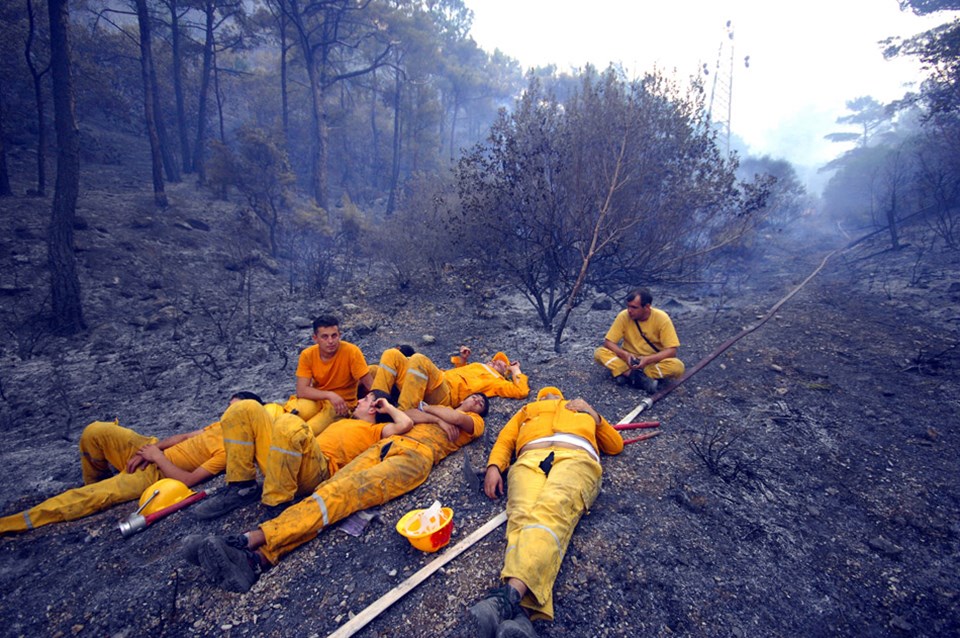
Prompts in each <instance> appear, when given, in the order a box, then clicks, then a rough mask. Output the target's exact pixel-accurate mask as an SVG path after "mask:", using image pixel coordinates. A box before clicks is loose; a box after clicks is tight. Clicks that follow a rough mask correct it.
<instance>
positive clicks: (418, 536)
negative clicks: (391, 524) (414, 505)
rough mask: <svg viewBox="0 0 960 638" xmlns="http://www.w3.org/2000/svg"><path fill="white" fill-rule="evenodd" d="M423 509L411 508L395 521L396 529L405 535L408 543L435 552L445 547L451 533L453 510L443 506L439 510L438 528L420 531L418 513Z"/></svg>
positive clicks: (421, 549) (422, 549) (425, 550)
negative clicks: (430, 530) (431, 530)
mask: <svg viewBox="0 0 960 638" xmlns="http://www.w3.org/2000/svg"><path fill="white" fill-rule="evenodd" d="M423 511H424V510H422V509H419V510H411V511H409V512H407V513H406V514H404V515H403V518H401V519H400V520H399V521H397V531H398V532H400V535H401V536H405V537H406V539H407V540H408V541H410V544H411V545H413V546H414V547H416V548H417V549H419V550H420V551H423V552H435V551H437V550H438V549H441V548H443V547H446V545H447V543H449V542H450V534H452V533H453V510H452V509H450V508H449V507H444V508H443V509H441V510H440V512H441V515H440V529H438V530H436V531H433V532H421V531H420V513H421V512H423Z"/></svg>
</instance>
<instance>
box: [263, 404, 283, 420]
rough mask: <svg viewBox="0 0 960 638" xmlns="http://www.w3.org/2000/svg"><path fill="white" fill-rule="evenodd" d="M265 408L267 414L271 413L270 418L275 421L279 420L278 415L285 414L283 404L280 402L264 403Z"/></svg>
mask: <svg viewBox="0 0 960 638" xmlns="http://www.w3.org/2000/svg"><path fill="white" fill-rule="evenodd" d="M263 409H264V410H266V411H267V414H269V415H270V418H271V419H273V420H274V421H276V420H277V417H278V416H280V415H281V414H283V406H282V405H280V404H279V403H264V404H263Z"/></svg>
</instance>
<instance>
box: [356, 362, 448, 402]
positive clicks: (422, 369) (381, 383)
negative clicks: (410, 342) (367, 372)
mask: <svg viewBox="0 0 960 638" xmlns="http://www.w3.org/2000/svg"><path fill="white" fill-rule="evenodd" d="M394 386H396V387H398V388H400V398H399V399H398V400H397V407H398V408H400V409H401V410H409V409H411V408H415V407H417V406H418V405H420V402H421V401H426V402H427V403H429V404H430V405H450V398H451V397H450V387H449V386H448V385H447V382H446V380H444V378H443V372H441V370H440V369H439V368H438V367H437V366H436V365H435V364H434V363H433V361H431V360H430V358H429V357H427V356H425V355H422V354H420V353H419V352H418V353H416V354H413V355H411V356H410V357H405V356H404V355H403V353H402V352H400V351H399V350H397V349H395V348H390V349H389V350H384V352H383V355H382V356H381V357H380V365H379V366H378V371H377V376H376V378H375V379H374V382H373V389H374V390H383V391H384V392H387V393H389V392H390V391H391V390H392V389H393V387H394ZM450 407H455V406H450Z"/></svg>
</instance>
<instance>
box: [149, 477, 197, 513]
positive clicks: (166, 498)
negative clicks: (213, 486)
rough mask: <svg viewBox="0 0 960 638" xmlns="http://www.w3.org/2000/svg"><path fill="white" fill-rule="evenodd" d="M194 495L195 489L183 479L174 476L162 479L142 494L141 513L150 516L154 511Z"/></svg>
mask: <svg viewBox="0 0 960 638" xmlns="http://www.w3.org/2000/svg"><path fill="white" fill-rule="evenodd" d="M192 495H193V490H191V489H190V488H189V487H187V486H186V485H184V484H183V483H182V482H181V481H178V480H177V479H172V478H165V479H160V480H159V481H157V482H156V483H154V484H153V485H151V486H150V487H148V488H147V489H145V490H144V491H143V494H141V495H140V507H141V508H143V509H141V510H140V514H142V515H143V516H148V515H150V514H153V513H154V512H159V511H160V510H162V509H163V508H165V507H170V506H171V505H174V504H176V503H179V502H180V501H182V500H183V499H185V498H187V497H188V496H192ZM144 505H146V507H144Z"/></svg>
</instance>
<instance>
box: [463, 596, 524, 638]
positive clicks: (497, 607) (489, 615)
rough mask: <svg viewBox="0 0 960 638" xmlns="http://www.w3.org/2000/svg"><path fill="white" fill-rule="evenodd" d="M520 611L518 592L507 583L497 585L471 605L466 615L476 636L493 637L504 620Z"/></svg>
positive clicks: (478, 637) (482, 637)
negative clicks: (487, 594)
mask: <svg viewBox="0 0 960 638" xmlns="http://www.w3.org/2000/svg"><path fill="white" fill-rule="evenodd" d="M518 613H520V592H518V591H517V590H516V589H514V588H513V587H511V586H509V585H504V586H502V587H498V588H496V589H494V590H493V591H491V592H490V595H489V596H487V597H486V598H484V599H483V600H481V601H480V602H478V603H477V604H476V605H474V606H473V607H471V608H470V609H469V610H468V612H467V615H468V617H469V619H470V623H471V626H472V628H473V630H474V631H473V635H474V636H477V638H494V637H495V636H496V634H497V627H498V626H499V625H500V623H502V622H503V621H504V620H507V619H508V618H513V617H514V616H516V615H517V614H518Z"/></svg>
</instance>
